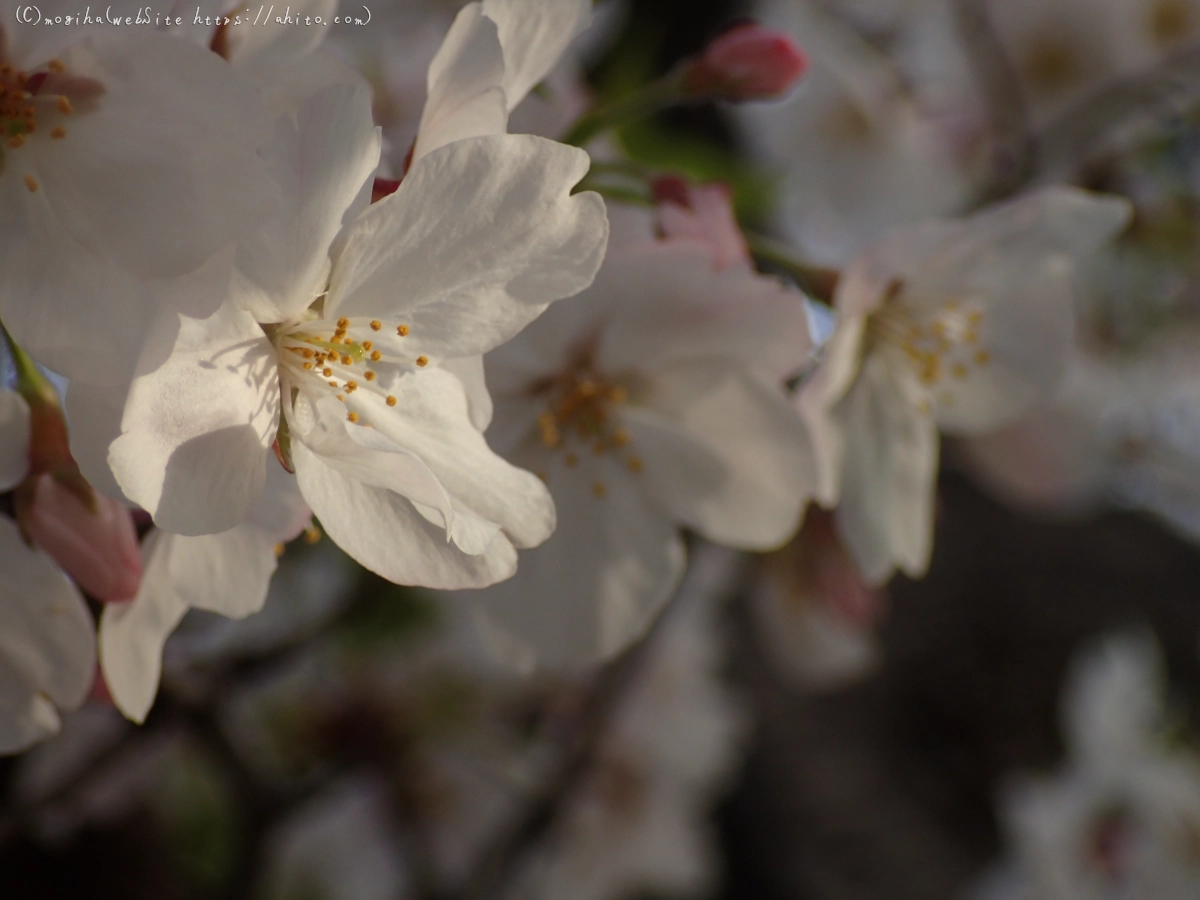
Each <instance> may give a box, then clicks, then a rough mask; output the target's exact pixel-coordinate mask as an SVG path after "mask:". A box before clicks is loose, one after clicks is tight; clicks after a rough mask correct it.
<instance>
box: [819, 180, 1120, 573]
mask: <svg viewBox="0 0 1200 900" xmlns="http://www.w3.org/2000/svg"><path fill="white" fill-rule="evenodd" d="M1128 216H1129V209H1128V204H1127V203H1126V202H1125V201H1123V200H1120V199H1117V198H1103V197H1097V196H1092V195H1088V194H1085V193H1083V192H1081V191H1077V190H1073V189H1067V188H1050V189H1046V190H1043V191H1039V192H1037V193H1034V194H1031V195H1028V196H1025V197H1022V198H1020V199H1018V200H1015V201H1012V202H1009V203H1006V204H1003V205H1001V206H998V207H995V208H992V209H988V210H985V211H984V212H982V213H979V214H977V215H975V216H972V217H970V218H967V219H963V220H959V221H945V222H929V223H924V224H918V225H913V226H909V227H905V228H900V229H897V230H896V231H895V232H894V233H893V234H891V235H890V236H889V237H887V238H885V239H883V240H882V241H880V242H879V243H878V244H876V245H874V246H873V247H872V248H870V249H869V250H867V251H866V252H865V253H864V254H863V255H862V256H861V257H860V258H859V259H858V260H857V261H856V262H855V263H854V264H853V265H852V266H851V267H850V268H849V269H848V270H847V271H845V272H844V273H843V275H842V277H841V280H840V281H839V284H838V289H837V298H836V301H837V314H838V325H837V329H836V331H835V332H834V334H833V336H832V337H831V338H830V340H829V342H828V343H827V344H826V345H825V348H824V359H823V360H822V363H821V366H820V367H819V368H818V370H817V372H816V373H815V374H814V375H813V377H812V378H811V379H810V380H809V381H808V383H806V384H805V385H804V387H803V389H802V391H801V393H800V395H799V403H800V407H801V409H802V410H803V411H804V413H805V416H806V418H807V420H808V422H809V425H810V430H811V432H812V437H813V442H814V446H815V448H816V451H817V460H818V472H819V481H820V493H819V497H820V499H821V502H822V503H823V504H824V505H826V506H832V505H834V504H836V505H837V524H838V533H839V534H840V536H841V538H842V540H843V541H844V542H845V544H846V546H847V548H848V549H849V550H850V552H851V554H852V556H853V557H854V560H855V562H856V564H857V565H858V567H859V570H860V571H861V572H862V573H863V575H864V576H865V577H866V578H867V580H868V581H869V582H872V583H881V582H883V581H885V580H887V578H888V577H889V576H890V575H891V573H892V571H893V569H894V568H900V569H901V570H902V571H904V572H906V573H908V574H910V575H914V576H917V575H921V574H923V573H924V571H925V569H926V567H927V566H928V564H929V556H930V552H931V550H932V544H933V500H934V494H935V487H936V485H935V480H936V474H937V460H938V429H939V428H941V429H943V430H946V431H948V432H951V433H958V434H970V433H978V432H984V431H987V430H990V429H994V428H997V427H999V426H1000V425H1002V424H1004V423H1005V422H1007V421H1010V420H1011V419H1013V418H1014V417H1015V416H1017V415H1018V414H1020V413H1021V412H1022V411H1024V410H1025V409H1027V408H1028V407H1029V406H1031V405H1032V404H1033V403H1034V402H1035V401H1037V400H1039V399H1042V398H1043V397H1044V396H1045V395H1046V393H1047V391H1049V390H1050V389H1051V388H1053V387H1054V386H1055V384H1056V383H1057V381H1058V379H1059V378H1060V376H1061V374H1062V372H1063V370H1064V368H1065V366H1066V363H1067V360H1068V355H1069V351H1070V346H1071V337H1072V332H1073V309H1072V292H1073V287H1072V274H1073V262H1074V260H1075V258H1077V257H1079V256H1082V255H1085V254H1086V253H1088V252H1089V251H1091V250H1094V249H1095V248H1096V247H1098V246H1099V245H1100V244H1102V243H1103V242H1104V241H1106V240H1108V239H1109V238H1110V237H1112V235H1114V234H1115V233H1116V232H1117V231H1119V230H1120V229H1121V228H1122V227H1123V226H1124V224H1125V223H1126V221H1127V219H1128Z"/></svg>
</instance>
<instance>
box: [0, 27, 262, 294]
mask: <svg viewBox="0 0 1200 900" xmlns="http://www.w3.org/2000/svg"><path fill="white" fill-rule="evenodd" d="M62 60H63V62H64V63H65V65H66V66H67V70H68V72H69V73H70V74H72V75H80V76H84V77H92V78H96V79H97V80H99V81H100V82H101V83H102V84H103V85H104V87H105V93H104V95H103V96H102V98H101V99H100V100H99V101H97V109H96V111H95V112H93V113H87V114H85V113H82V112H81V113H79V114H78V115H75V116H73V117H72V118H71V119H70V122H69V123H68V125H69V127H68V128H67V136H66V138H64V139H63V140H57V141H40V142H38V143H39V146H38V151H39V173H40V176H41V180H42V187H43V189H44V191H45V195H46V197H47V199H48V201H49V202H50V204H51V205H52V207H53V209H54V212H55V214H56V215H57V217H58V219H59V221H60V222H62V224H63V226H64V227H65V228H66V229H67V230H68V231H69V232H70V233H71V234H72V236H73V237H74V238H75V239H76V240H78V241H79V242H80V243H81V244H83V245H84V246H86V247H89V248H91V249H93V250H95V251H96V252H98V253H100V254H101V255H103V256H105V257H108V258H110V259H112V260H114V261H116V262H117V263H118V264H120V265H122V266H125V267H127V268H129V269H132V270H134V271H137V272H142V273H146V274H150V275H156V276H159V277H169V276H178V275H182V274H185V273H187V272H190V271H192V270H193V269H195V268H196V267H197V266H199V265H200V264H201V263H202V262H203V261H204V260H206V259H208V258H209V257H210V256H212V255H213V253H215V252H216V251H217V250H219V249H220V248H222V247H225V246H227V245H229V244H230V243H232V242H233V241H235V240H236V239H238V238H239V237H241V236H243V235H245V234H248V233H250V231H251V230H252V229H253V228H254V227H255V226H256V225H257V223H258V222H260V221H261V220H262V219H263V217H264V216H266V215H267V214H268V213H269V212H270V210H271V207H272V205H273V204H274V202H275V201H276V199H277V198H276V194H275V192H274V188H273V186H272V183H271V181H270V179H269V178H266V177H264V170H263V166H262V162H261V160H260V159H259V158H258V155H257V151H258V149H259V148H261V147H262V146H263V145H265V144H266V143H267V141H268V140H269V139H270V134H271V133H270V120H269V119H268V117H267V113H266V109H265V107H264V106H263V105H262V104H261V102H260V101H259V100H258V99H257V97H256V95H255V91H254V90H253V89H252V87H251V86H250V85H249V84H248V83H247V82H245V81H243V80H242V79H241V78H240V77H239V76H238V75H237V74H236V73H235V72H234V70H233V69H232V68H231V67H230V66H229V65H227V64H226V63H225V62H224V61H223V60H222V59H221V58H220V57H218V56H216V55H215V54H213V53H211V52H209V51H208V50H207V49H206V48H202V47H198V46H196V45H194V44H192V43H190V42H188V41H184V40H180V39H176V38H172V37H168V36H166V35H155V34H138V35H137V36H131V35H130V34H128V33H127V34H123V35H121V36H120V37H119V38H118V37H115V36H111V35H89V36H88V37H87V38H85V39H84V40H81V41H78V42H76V43H75V44H74V45H73V46H72V47H71V48H69V49H68V50H67V51H65V52H64V54H63V57H62ZM6 174H7V173H6ZM12 177H15V175H14V176H12Z"/></svg>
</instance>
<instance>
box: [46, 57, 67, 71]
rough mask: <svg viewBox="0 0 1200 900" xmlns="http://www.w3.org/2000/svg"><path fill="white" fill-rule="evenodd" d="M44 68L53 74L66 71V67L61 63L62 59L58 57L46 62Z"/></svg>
mask: <svg viewBox="0 0 1200 900" xmlns="http://www.w3.org/2000/svg"><path fill="white" fill-rule="evenodd" d="M46 68H47V69H49V70H50V71H51V72H53V73H54V74H55V75H61V74H62V73H63V72H65V71H67V67H66V66H64V65H63V64H62V60H60V59H52V60H50V62H48V63H46Z"/></svg>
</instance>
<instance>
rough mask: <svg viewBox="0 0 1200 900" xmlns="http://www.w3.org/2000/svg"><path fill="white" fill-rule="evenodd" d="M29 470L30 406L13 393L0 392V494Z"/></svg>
mask: <svg viewBox="0 0 1200 900" xmlns="http://www.w3.org/2000/svg"><path fill="white" fill-rule="evenodd" d="M28 471H29V406H28V405H27V404H26V403H25V400H24V399H23V398H22V397H21V395H20V394H18V393H17V392H16V391H6V390H0V491H8V490H12V488H14V487H16V486H17V484H18V483H20V482H21V481H22V480H24V478H25V474H26V473H27V472H28Z"/></svg>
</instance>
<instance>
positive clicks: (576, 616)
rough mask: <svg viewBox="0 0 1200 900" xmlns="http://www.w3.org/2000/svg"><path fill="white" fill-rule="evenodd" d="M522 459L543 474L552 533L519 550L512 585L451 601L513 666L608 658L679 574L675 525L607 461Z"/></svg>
mask: <svg viewBox="0 0 1200 900" xmlns="http://www.w3.org/2000/svg"><path fill="white" fill-rule="evenodd" d="M522 459H523V461H524V462H526V463H527V464H529V465H534V466H538V467H544V468H545V469H546V472H547V480H548V483H549V485H550V487H551V490H552V491H553V492H554V498H555V501H556V503H557V505H558V508H559V524H558V528H557V530H556V531H555V533H554V534H553V535H552V536H551V537H550V539H549V540H548V541H547V542H546V543H545V544H543V545H542V546H541V547H539V548H537V549H536V550H530V551H528V552H525V553H522V554H521V563H520V568H519V569H518V570H517V574H516V575H515V576H514V577H513V578H512V579H510V580H509V581H505V582H503V583H501V584H498V585H496V586H494V587H492V588H489V589H488V590H487V591H484V592H482V593H480V594H477V595H475V594H472V595H462V597H461V598H460V600H461V602H463V603H464V604H466V605H467V606H468V607H469V608H470V609H471V610H472V611H474V613H475V614H476V615H477V616H478V621H479V625H480V630H481V632H482V635H483V637H484V638H485V640H486V641H487V642H488V643H489V644H490V646H491V647H492V649H493V650H494V651H495V652H496V653H497V654H498V655H500V656H502V657H504V658H506V659H507V661H508V662H510V663H511V664H513V665H515V666H517V667H519V668H522V669H532V668H535V667H547V668H568V669H579V668H582V667H585V666H589V665H592V664H594V663H596V662H599V661H602V660H605V659H609V658H611V657H612V656H614V655H615V654H617V653H619V652H620V651H621V650H622V649H624V648H625V647H627V646H628V645H629V644H631V643H632V642H633V641H635V640H637V639H638V638H639V637H641V636H642V635H643V634H645V632H646V629H647V628H649V626H650V624H651V623H652V622H653V621H654V619H655V617H656V616H657V615H658V613H659V612H660V611H661V609H662V607H663V605H664V604H665V603H666V601H667V600H668V598H669V597H670V596H671V593H672V592H673V591H674V590H675V587H676V586H677V585H678V583H679V579H680V578H681V577H682V576H683V570H684V547H683V541H682V540H681V539H680V537H679V533H678V529H677V528H676V526H675V524H674V523H673V522H671V521H670V520H669V519H668V518H667V517H666V516H664V515H663V514H662V513H661V512H660V511H659V510H658V509H657V508H656V507H655V505H654V504H653V502H652V501H651V500H650V498H649V497H648V496H647V495H646V491H645V487H644V485H643V484H642V483H640V482H639V481H638V480H637V478H638V477H637V476H635V475H633V474H632V473H630V472H629V471H627V470H626V469H624V468H623V467H622V466H621V465H620V464H619V463H618V462H617V461H615V460H614V459H612V458H611V457H584V458H582V459H581V460H580V461H579V464H578V466H577V467H575V468H568V467H566V466H565V465H563V464H562V461H561V459H560V458H557V457H555V458H553V459H550V460H547V459H545V457H544V455H543V454H539V453H533V454H530V455H529V456H527V457H522ZM598 484H599V485H603V496H597V493H598V492H597V488H596V485H598Z"/></svg>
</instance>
